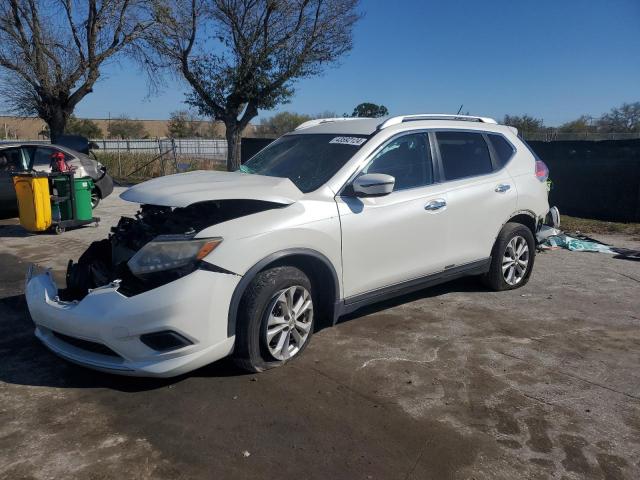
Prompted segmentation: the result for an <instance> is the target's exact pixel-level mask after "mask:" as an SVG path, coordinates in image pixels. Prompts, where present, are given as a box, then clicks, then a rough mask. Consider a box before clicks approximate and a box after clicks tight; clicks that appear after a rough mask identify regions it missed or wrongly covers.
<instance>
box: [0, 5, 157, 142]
mask: <svg viewBox="0 0 640 480" xmlns="http://www.w3.org/2000/svg"><path fill="white" fill-rule="evenodd" d="M145 5H146V2H144V0H2V2H0V76H1V78H2V87H3V88H2V97H3V99H4V101H5V103H6V104H7V106H8V107H9V108H10V109H11V110H12V111H14V112H15V113H18V114H23V115H34V114H35V115H38V116H39V117H40V118H42V119H43V120H44V121H45V122H46V123H47V125H48V126H49V131H50V132H51V139H52V140H54V141H55V139H56V138H57V136H59V135H60V134H62V133H63V132H64V129H65V126H66V123H67V121H68V119H69V117H70V115H71V114H72V113H73V111H74V108H75V107H76V105H77V104H78V103H79V102H80V101H81V100H82V99H83V98H84V97H85V96H86V95H88V94H89V93H91V92H92V91H93V87H94V85H95V83H96V81H97V80H98V78H99V77H100V68H101V67H102V66H103V65H104V63H105V62H107V61H108V60H110V59H113V58H114V57H115V56H116V55H118V54H120V53H122V52H123V51H124V50H125V49H127V48H128V47H132V46H133V44H134V42H135V41H136V40H137V39H138V38H139V37H140V36H141V35H142V33H144V31H145V30H146V29H147V28H148V27H149V26H150V25H151V20H150V17H148V16H147V18H145V15H144V11H145Z"/></svg>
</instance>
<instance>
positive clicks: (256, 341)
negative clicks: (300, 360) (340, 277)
mask: <svg viewBox="0 0 640 480" xmlns="http://www.w3.org/2000/svg"><path fill="white" fill-rule="evenodd" d="M313 300H314V298H313V291H312V287H311V282H310V281H309V278H308V277H307V276H306V275H305V274H304V272H302V271H301V270H299V269H297V268H295V267H290V266H283V267H274V268H270V269H267V270H264V271H263V272H260V273H259V274H258V275H257V276H256V278H255V279H254V280H253V281H252V282H251V284H250V285H249V286H248V287H247V290H246V291H245V293H244V295H243V297H242V300H241V302H240V308H239V309H238V322H237V325H238V329H237V332H236V347H235V353H234V359H235V361H236V363H237V364H238V365H239V366H240V367H242V368H244V369H246V370H249V371H251V372H260V371H263V370H267V369H269V368H273V367H277V366H280V365H282V364H284V363H286V362H288V361H290V360H291V359H293V358H295V357H297V356H299V355H300V353H302V351H303V350H304V349H305V348H306V347H307V345H308V344H309V342H310V340H311V335H312V334H313V318H314V317H313V306H314V302H313Z"/></svg>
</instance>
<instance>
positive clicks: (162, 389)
mask: <svg viewBox="0 0 640 480" xmlns="http://www.w3.org/2000/svg"><path fill="white" fill-rule="evenodd" d="M116 193H117V192H116ZM134 210H135V207H132V206H129V205H126V204H124V203H123V202H121V201H120V200H119V199H118V198H117V196H116V195H113V196H111V197H109V198H108V199H107V200H106V201H105V202H103V204H102V205H100V207H99V209H98V214H99V215H100V216H102V217H103V222H102V224H101V226H100V227H98V228H97V229H94V228H85V229H81V230H76V231H72V232H67V233H65V234H64V235H63V236H52V235H37V236H32V235H25V234H23V233H22V231H21V230H20V228H19V227H17V226H15V225H14V224H15V222H14V221H11V220H7V221H1V222H0V245H2V249H1V250H0V262H1V265H2V269H1V270H0V279H1V281H0V479H5V478H6V479H17V478H29V479H46V478H68V479H85V478H99V479H106V478H123V477H124V478H140V479H145V478H153V479H156V478H157V479H164V478H166V479H175V478H225V479H226V478H272V477H274V476H277V477H279V478H283V479H287V478H296V479H298V478H305V479H326V478H335V479H343V478H344V479H357V478H362V479H446V478H460V479H470V478H475V479H478V480H479V479H516V478H523V479H530V478H556V479H583V478H586V479H617V478H628V479H635V478H639V477H640V459H639V457H638V452H639V451H640V354H639V352H640V328H639V327H640V284H639V281H638V279H640V263H638V262H632V261H625V260H621V259H615V258H612V257H611V256H609V255H604V254H590V253H572V252H568V251H553V252H548V253H544V254H542V255H540V256H539V257H538V258H537V260H536V269H535V272H534V276H533V278H532V280H531V282H530V283H529V285H527V286H526V287H525V288H523V289H520V290H516V291H513V292H504V293H493V292H487V291H486V290H484V289H482V288H481V287H480V286H479V285H478V283H477V282H476V281H475V280H474V279H465V280H461V281H456V282H454V283H451V284H448V285H443V286H440V287H437V288H434V289H430V290H425V291H422V292H418V293H416V294H413V295H411V296H407V297H402V298H400V299H397V300H394V301H391V302H386V303H384V304H381V305H377V306H374V307H371V308H368V309H366V310H364V311H361V312H357V313H356V314H353V315H351V316H350V317H348V318H346V319H343V320H342V321H341V322H340V323H339V324H338V325H337V326H336V327H335V328H331V329H326V330H323V331H321V332H319V333H318V334H316V335H315V336H314V338H313V341H312V343H311V345H310V346H309V348H308V349H307V350H306V352H305V354H304V355H303V357H301V358H300V359H298V360H296V361H295V362H292V363H291V364H290V365H288V366H287V367H284V368H280V369H276V370H271V371H268V372H265V373H262V374H259V375H245V374H243V373H242V372H240V371H238V370H236V369H235V368H234V367H233V366H232V365H231V364H230V363H229V362H228V361H222V362H218V363H216V364H214V365H211V366H208V367H206V368H203V369H201V370H198V371H196V372H193V373H192V374H190V375H187V376H184V377H180V378H177V379H174V380H167V381H152V380H145V379H130V378H120V377H114V376H110V375H105V374H100V373H95V372H91V371H89V370H85V369H82V368H80V367H76V366H73V365H70V364H68V363H65V362H64V361H62V360H60V359H58V358H57V357H55V356H53V355H52V354H50V353H49V352H47V351H46V350H45V349H44V348H43V347H42V346H41V345H40V344H39V343H38V342H37V340H36V339H35V338H34V337H33V334H32V326H31V323H30V320H29V318H28V313H27V311H26V307H25V304H24V298H23V296H22V279H23V275H24V271H25V269H26V265H27V263H28V262H37V263H40V264H43V265H51V266H52V267H53V268H54V274H55V275H56V276H57V277H58V278H62V276H63V272H64V268H65V265H66V262H67V260H68V258H70V257H77V256H78V255H79V253H81V251H82V250H83V249H84V248H85V246H86V245H87V244H88V243H89V242H90V241H91V240H93V239H96V238H102V237H103V236H104V235H106V233H107V232H108V228H109V226H110V224H113V223H114V222H115V221H116V220H117V218H118V216H119V215H120V214H121V212H126V213H132V212H133V211H134ZM606 240H607V242H608V243H611V244H614V245H619V246H623V247H630V248H636V249H637V248H640V242H638V241H634V240H631V239H628V238H624V237H607V239H606ZM243 452H249V456H246V455H245V454H244V453H243Z"/></svg>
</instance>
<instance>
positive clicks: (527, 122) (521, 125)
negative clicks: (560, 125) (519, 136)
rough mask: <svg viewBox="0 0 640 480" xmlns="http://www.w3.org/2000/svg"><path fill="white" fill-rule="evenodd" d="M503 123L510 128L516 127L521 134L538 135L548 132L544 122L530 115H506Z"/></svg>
mask: <svg viewBox="0 0 640 480" xmlns="http://www.w3.org/2000/svg"><path fill="white" fill-rule="evenodd" d="M502 123H504V124H505V125H509V126H510V127H516V128H517V129H518V132H520V133H537V132H543V131H545V130H546V127H545V126H544V121H543V120H542V119H541V118H535V117H532V116H530V115H526V114H525V115H522V116H518V115H505V116H504V120H502Z"/></svg>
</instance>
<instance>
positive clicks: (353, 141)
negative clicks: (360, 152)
mask: <svg viewBox="0 0 640 480" xmlns="http://www.w3.org/2000/svg"><path fill="white" fill-rule="evenodd" d="M366 141H367V139H366V138H360V137H335V138H333V139H332V140H331V141H330V142H329V143H339V144H341V145H353V146H355V147H359V146H360V145H362V144H363V143H364V142H366Z"/></svg>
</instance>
